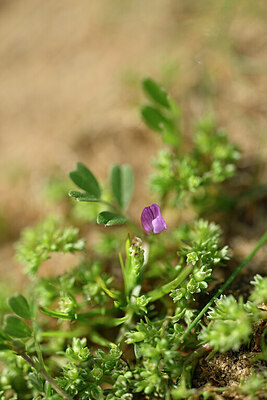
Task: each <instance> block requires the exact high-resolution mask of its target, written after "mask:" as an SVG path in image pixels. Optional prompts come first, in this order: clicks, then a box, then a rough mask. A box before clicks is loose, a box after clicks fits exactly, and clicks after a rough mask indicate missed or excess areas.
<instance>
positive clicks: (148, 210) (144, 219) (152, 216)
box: [141, 204, 167, 233]
mask: <svg viewBox="0 0 267 400" xmlns="http://www.w3.org/2000/svg"><path fill="white" fill-rule="evenodd" d="M141 223H142V225H143V227H144V229H145V231H146V232H147V233H152V232H153V233H160V232H162V231H163V230H164V229H167V225H166V222H165V221H164V219H163V218H162V216H161V213H160V208H159V206H158V205H157V204H151V206H149V207H145V208H144V209H143V211H142V214H141Z"/></svg>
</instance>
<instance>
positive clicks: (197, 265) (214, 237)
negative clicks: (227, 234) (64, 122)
mask: <svg viewBox="0 0 267 400" xmlns="http://www.w3.org/2000/svg"><path fill="white" fill-rule="evenodd" d="M143 88H144V92H145V94H146V95H147V97H148V99H149V103H148V104H146V105H145V106H144V107H143V108H142V111H141V113H142V118H143V120H144V121H145V123H146V124H147V125H148V126H149V127H150V128H152V129H153V130H155V131H156V132H157V133H158V134H160V135H161V136H162V140H163V143H164V145H165V146H166V147H165V148H164V150H163V151H161V152H160V154H159V156H158V157H157V159H156V161H154V165H155V172H154V174H153V176H152V178H151V180H150V183H151V187H152V189H153V190H154V192H153V202H154V203H153V204H151V205H150V206H146V207H144V206H143V211H142V210H140V215H138V216H135V219H134V220H135V221H138V223H135V222H134V221H133V220H131V218H130V216H129V214H128V213H127V210H128V208H129V206H130V202H131V198H132V194H133V189H134V174H133V170H132V168H131V167H130V166H129V165H121V166H118V165H115V166H113V167H112V168H111V171H110V173H109V178H108V181H109V184H108V183H106V184H105V185H101V184H100V183H99V182H98V180H97V178H96V177H95V176H94V174H93V172H92V171H91V170H90V169H89V168H88V167H87V166H85V165H84V164H82V163H77V166H76V168H75V170H73V171H72V172H70V174H69V176H70V178H71V180H72V182H73V183H74V184H75V185H76V186H77V188H78V189H77V190H71V191H70V192H69V195H70V197H71V198H72V203H71V204H70V214H69V218H68V221H70V220H71V218H72V217H73V214H72V210H71V207H73V204H74V201H75V200H76V201H77V202H78V203H83V204H84V203H89V205H91V206H92V208H93V212H92V214H90V219H91V217H92V215H94V213H95V220H96V222H97V224H99V225H103V226H105V227H106V228H105V229H103V230H102V236H101V238H100V240H99V243H97V244H96V245H95V247H94V248H93V249H92V250H91V251H90V252H88V251H87V250H86V249H87V247H86V243H85V240H84V239H82V238H80V235H79V232H78V229H77V228H74V227H71V226H67V225H68V224H67V223H66V221H64V220H58V219H55V218H47V219H46V220H45V221H43V222H42V223H40V224H38V225H37V226H36V227H34V228H27V229H26V230H24V231H23V233H22V236H21V239H20V241H19V243H18V244H17V245H16V251H17V258H18V260H19V261H20V262H21V263H22V264H23V265H24V267H25V273H26V274H27V275H28V276H29V277H30V282H29V285H28V288H27V289H26V290H25V293H24V295H22V294H15V295H13V296H11V297H10V298H9V299H8V301H7V303H8V307H9V312H8V313H6V307H3V308H1V310H2V309H3V311H4V313H5V316H4V322H3V326H2V329H1V330H0V351H1V353H0V357H1V361H2V364H3V367H2V370H1V379H0V399H1V400H6V399H13V400H15V399H21V400H26V399H34V400H41V399H46V400H59V399H68V400H70V399H73V400H74V399H75V400H88V399H95V400H98V399H100V400H101V399H106V400H119V399H123V400H131V399H132V400H134V399H151V400H152V399H166V400H171V399H196V398H205V399H209V398H216V396H218V395H221V394H222V393H223V392H225V393H228V392H229V393H230V391H231V390H233V388H230V387H228V386H226V387H221V386H218V385H217V386H215V385H214V386H212V387H211V386H207V387H205V386H203V387H200V388H197V387H194V386H193V382H194V379H193V378H194V370H195V367H196V365H197V364H198V362H199V360H201V359H203V358H204V357H205V358H206V357H208V358H212V357H213V356H214V354H215V353H216V352H220V353H225V352H229V351H234V352H238V351H239V350H240V348H241V347H242V349H243V350H244V349H245V350H247V351H248V352H253V351H254V350H253V349H255V348H256V350H255V351H254V353H255V354H254V353H253V354H254V359H255V360H261V361H264V360H265V359H266V348H267V346H266V344H265V339H266V328H265V324H266V317H267V313H266V301H267V297H266V296H267V278H266V277H263V276H261V275H260V274H257V275H256V276H255V278H254V280H253V281H252V282H251V284H252V286H253V290H251V293H250V296H249V299H248V300H247V301H246V302H245V301H244V300H243V299H242V297H240V298H235V297H234V296H233V295H230V296H226V295H225V294H224V291H225V289H226V288H227V287H228V286H229V285H230V283H231V282H232V280H233V279H235V278H236V277H237V276H238V274H239V273H240V271H241V270H242V269H243V268H244V267H245V266H246V265H247V263H248V262H249V261H250V260H251V259H252V258H253V256H254V255H255V254H256V252H257V251H258V250H259V249H260V248H261V247H262V246H263V245H264V244H266V242H267V232H266V233H265V234H264V235H263V236H262V237H261V238H260V240H259V241H258V243H257V245H256V247H255V248H254V250H253V251H252V252H251V253H250V254H249V255H248V256H247V257H246V259H245V260H244V261H243V262H242V263H241V264H239V266H238V267H237V268H235V269H234V270H233V271H232V273H229V272H227V273H226V274H227V275H228V278H227V279H226V281H225V282H224V283H223V284H221V285H220V286H219V287H217V288H216V290H215V291H214V289H212V287H213V288H214V286H215V284H216V281H215V280H216V279H217V277H218V275H217V274H218V271H220V274H221V275H222V274H224V270H225V271H227V269H229V260H230V251H229V248H228V246H227V245H225V244H224V241H223V238H222V230H221V228H220V227H219V225H218V224H217V223H215V222H212V221H211V219H209V220H205V219H203V217H202V216H203V214H205V212H206V211H210V209H209V207H210V204H213V200H214V199H217V198H218V196H220V193H221V191H222V190H223V187H224V186H223V184H224V181H225V180H227V179H229V178H230V177H232V176H233V175H234V173H235V171H236V162H237V160H238V159H239V152H238V150H237V149H236V147H235V146H234V145H232V144H231V143H230V141H229V140H228V138H227V136H226V134H225V132H224V131H222V130H221V129H218V128H217V127H216V124H215V123H214V121H212V120H210V119H209V118H206V119H203V120H202V121H201V122H199V123H198V124H197V125H196V134H195V135H194V137H193V140H192V143H191V147H190V146H189V145H188V143H187V144H185V140H184V138H185V137H184V136H185V135H184V134H183V133H182V130H181V118H182V117H181V111H180V109H179V107H178V105H177V104H176V102H175V100H174V99H173V98H172V97H171V96H170V95H169V94H167V93H166V91H165V90H164V89H162V88H161V87H160V86H159V85H158V84H157V83H156V82H154V81H153V80H152V79H150V78H149V79H145V80H144V82H143ZM187 142H188V140H187ZM78 205H80V206H82V204H78ZM76 207H77V205H76ZM186 207H189V208H190V210H191V209H192V208H193V209H194V214H192V213H190V214H189V215H195V217H194V218H191V219H188V220H186V219H184V220H183V221H181V219H179V215H180V213H179V210H180V209H182V210H183V211H184V213H185V214H186ZM167 209H168V210H169V211H171V213H172V214H171V215H174V217H172V221H169V220H168V217H165V215H166V216H167V215H169V214H168V213H167V212H165V211H166V210H167ZM162 215H163V216H164V218H163V217H162ZM175 216H177V220H176V219H175V218H176V217H175ZM140 219H141V221H140ZM115 226H117V228H115V229H114V227H115ZM167 226H168V229H167ZM84 229H86V225H85V226H84ZM144 231H145V232H144ZM55 252H56V253H59V255H60V254H64V253H71V254H77V255H79V257H77V263H76V265H74V266H73V267H72V268H70V269H69V270H67V271H66V272H65V273H63V274H61V275H58V276H56V275H54V276H51V277H40V276H39V271H40V269H41V268H43V263H44V262H45V261H46V260H48V259H49V258H50V257H52V255H53V253H55ZM52 262H53V258H52ZM55 267H56V266H55ZM259 272H260V271H259ZM211 290H213V291H214V293H215V294H213V296H212V295H211ZM253 343H256V345H253V346H254V347H253V346H252V344H253ZM255 362H256V361H255ZM251 371H252V372H251V376H250V377H249V379H247V380H241V383H240V385H239V386H238V387H235V388H234V390H235V391H236V392H238V393H239V394H242V393H243V394H249V395H251V396H257V394H258V393H260V392H262V391H263V390H264V385H266V368H265V370H263V371H261V372H260V373H258V372H257V371H256V370H255V371H254V372H253V365H252V370H251ZM201 396H202V397H201ZM254 398H256V397H254Z"/></svg>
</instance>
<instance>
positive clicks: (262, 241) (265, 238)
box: [181, 231, 267, 342]
mask: <svg viewBox="0 0 267 400" xmlns="http://www.w3.org/2000/svg"><path fill="white" fill-rule="evenodd" d="M266 242H267V231H266V232H265V233H264V235H263V236H262V237H261V238H260V240H259V241H258V243H257V245H256V246H255V247H254V249H253V250H252V252H251V253H250V254H249V255H248V256H247V257H246V258H245V259H244V261H243V262H242V263H241V264H240V265H239V266H238V267H237V268H236V269H235V271H234V272H233V273H232V274H231V275H230V276H229V278H228V279H227V280H226V282H225V283H224V284H223V285H222V287H221V288H220V289H219V290H218V292H217V293H216V294H215V295H214V296H213V297H212V299H211V300H210V301H209V302H208V304H207V305H206V306H205V307H204V308H203V309H202V310H201V311H200V313H199V314H198V315H197V317H196V318H195V319H194V321H193V322H192V323H191V324H190V325H189V327H188V328H187V329H186V331H185V333H184V334H183V336H182V338H181V342H183V341H184V339H185V337H186V336H187V335H188V334H189V333H190V332H191V330H192V329H193V328H194V327H195V326H196V325H197V324H198V322H199V321H200V319H201V318H202V317H203V315H204V314H205V312H206V311H207V310H208V309H209V307H210V306H211V305H212V304H213V302H214V300H216V299H217V298H218V297H219V296H220V295H221V294H222V293H223V291H224V290H225V289H226V288H227V287H228V286H229V285H230V283H231V282H232V281H233V280H234V279H235V278H236V277H237V275H238V274H239V272H240V271H241V270H242V268H244V266H245V265H247V263H248V262H249V261H250V260H251V259H252V258H253V257H254V255H255V254H256V253H257V251H258V250H259V249H260V248H261V247H262V246H263V245H264V244H265V243H266Z"/></svg>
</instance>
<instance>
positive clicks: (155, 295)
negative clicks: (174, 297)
mask: <svg viewBox="0 0 267 400" xmlns="http://www.w3.org/2000/svg"><path fill="white" fill-rule="evenodd" d="M192 270H193V266H192V265H187V266H186V267H185V268H184V269H183V270H182V272H181V273H180V274H179V275H178V276H177V277H176V278H175V279H174V280H172V281H171V282H168V283H166V285H164V286H162V287H160V288H158V289H155V290H152V291H151V292H148V293H147V298H148V299H149V301H150V302H151V301H155V300H158V299H160V298H161V297H162V296H164V295H165V294H168V293H169V292H170V291H171V290H173V289H175V288H176V287H177V286H179V285H180V284H181V283H182V282H183V281H184V280H185V279H186V278H187V277H188V275H189V274H190V273H191V272H192Z"/></svg>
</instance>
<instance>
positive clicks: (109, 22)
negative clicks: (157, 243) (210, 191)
mask: <svg viewBox="0 0 267 400" xmlns="http://www.w3.org/2000/svg"><path fill="white" fill-rule="evenodd" d="M266 21H267V3H266V2H265V1H255V2H253V4H252V2H251V1H249V0H244V1H242V2H239V1H235V0H233V1H231V2H228V1H224V0H219V1H217V2H213V1H211V0H202V1H201V2H189V1H187V0H179V1H177V0H147V1H145V2H144V1H142V0H135V1H128V2H126V1H124V0H113V1H108V0H98V1H90V2H88V1H86V0H80V1H79V2H73V1H71V0H64V2H62V1H57V2H56V1H54V0H46V1H41V0H23V1H22V0H13V1H10V0H1V1H0V37H1V42H0V81H1V85H0V128H1V130H0V182H1V185H0V214H1V215H2V217H1V219H2V222H3V223H4V225H5V227H6V228H5V229H3V230H2V235H1V247H0V271H1V276H2V281H3V282H5V281H8V282H9V284H13V285H14V286H16V285H17V284H18V282H21V268H20V267H19V266H18V265H17V263H16V262H15V261H14V259H13V256H14V250H13V243H14V241H16V240H17V239H18V237H19V232H20V231H21V229H22V228H23V227H24V226H27V225H30V224H33V223H34V222H35V221H37V220H40V219H41V218H42V217H43V216H44V215H45V214H46V213H47V212H51V211H58V208H55V207H54V206H51V205H49V204H47V203H46V202H45V201H44V200H43V196H42V191H43V188H44V186H45V184H46V181H47V178H48V177H49V176H50V175H51V173H53V172H54V171H55V170H60V171H61V172H62V173H63V174H67V172H68V171H69V170H71V169H72V168H73V167H74V165H75V163H76V162H77V161H82V162H84V163H86V164H87V165H88V166H89V168H90V169H92V171H93V172H94V173H95V174H96V175H97V176H99V177H100V178H104V177H105V176H106V175H107V173H108V169H109V167H110V165H111V164H112V163H124V162H128V163H130V164H132V165H133V168H134V171H135V173H136V192H135V197H134V202H133V206H132V214H133V215H135V216H136V215H137V216H138V215H139V214H140V210H141V209H142V207H143V205H144V204H145V203H146V202H148V201H150V199H151V197H150V194H149V193H148V190H147V187H145V183H146V180H147V176H148V175H149V172H150V170H151V167H150V158H151V156H152V155H155V154H156V153H157V149H158V148H159V146H160V141H159V138H158V137H157V136H156V135H155V134H153V133H152V132H149V131H148V130H147V129H146V128H145V127H144V125H143V124H142V122H141V120H140V116H139V106H140V104H141V102H142V101H143V98H142V94H141V90H140V81H141V79H142V78H143V77H145V76H152V77H154V78H156V79H158V80H160V81H161V82H162V83H163V84H164V85H165V86H166V87H167V88H168V89H170V90H171V92H172V94H173V95H174V96H175V97H176V98H177V99H178V101H179V103H180V104H181V106H182V108H183V114H184V117H183V120H184V121H183V123H184V128H185V130H186V131H187V132H188V133H189V134H190V133H191V131H192V125H193V120H194V119H195V118H197V117H199V116H201V115H203V114H205V113H214V114H215V115H216V117H217V119H218V121H219V123H220V124H221V125H223V126H224V127H225V128H226V129H227V131H228V132H229V134H230V136H231V138H232V140H233V141H234V142H236V143H237V144H238V145H239V146H240V147H241V149H242V150H243V152H244V153H245V155H247V156H251V157H252V158H253V157H254V158H256V159H258V158H259V157H261V158H262V159H264V158H266V154H267V134H266V112H267V75H266V67H267V51H266V50H267V23H266ZM265 180H266V179H265ZM263 181H264V177H263ZM256 240H257V237H252V238H251V240H249V241H246V243H245V245H244V244H243V243H241V242H242V238H241V237H237V238H235V241H234V240H233V242H232V243H231V244H232V246H233V248H234V250H235V248H236V249H237V251H238V252H240V251H241V253H245V254H247V249H248V248H251V247H253V245H254V243H255V241H256ZM240 243H241V244H240ZM244 249H245V250H244ZM242 255H243V254H240V257H241V256H242Z"/></svg>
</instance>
